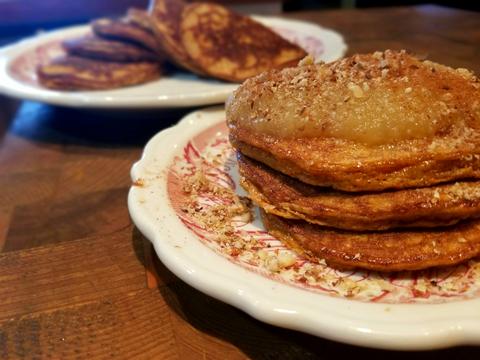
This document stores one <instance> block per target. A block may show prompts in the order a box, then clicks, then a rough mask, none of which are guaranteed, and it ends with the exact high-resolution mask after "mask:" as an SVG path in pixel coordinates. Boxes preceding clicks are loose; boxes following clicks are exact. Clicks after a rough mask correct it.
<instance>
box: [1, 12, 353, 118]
mask: <svg viewBox="0 0 480 360" xmlns="http://www.w3.org/2000/svg"><path fill="white" fill-rule="evenodd" d="M254 18H255V19H256V20H258V21H260V22H262V23H264V24H265V25H267V26H269V27H271V28H272V29H273V30H274V31H276V32H277V33H279V34H281V35H282V36H284V37H285V38H287V39H289V40H291V41H293V42H295V43H297V44H299V45H300V46H302V47H303V48H305V49H306V50H307V51H308V52H309V53H311V54H313V55H314V56H315V58H316V59H317V60H322V61H325V62H329V61H333V60H336V59H338V58H340V57H342V56H343V55H344V54H345V51H346V49H347V46H346V45H345V42H344V40H343V37H342V36H341V35H340V34H338V33H336V32H335V31H332V30H329V29H325V28H322V27H320V26H318V25H315V24H311V23H306V22H302V21H296V20H287V19H280V18H270V17H254ZM88 31H89V26H87V25H84V26H76V27H70V28H64V29H60V30H56V31H53V32H48V33H45V34H42V35H39V36H36V37H33V38H30V39H26V40H23V41H21V42H18V43H16V44H13V45H10V46H8V47H5V48H3V49H0V79H2V81H1V82H0V93H3V94H4V95H9V96H13V97H17V98H21V99H28V100H35V101H41V102H45V103H49V104H53V105H61V106H69V107H81V108H112V109H116V108H173V107H188V106H198V105H207V104H218V103H222V102H224V101H225V100H226V98H227V97H228V96H229V94H230V93H231V92H232V91H233V90H235V89H236V87H237V86H238V85H237V84H231V83H226V82H221V81H217V80H209V79H203V78H199V77H197V76H195V75H193V74H189V73H184V72H178V73H173V74H171V75H170V76H168V77H164V78H162V79H160V80H156V81H152V82H149V83H146V84H142V85H138V86H132V87H126V88H122V89H116V90H108V91H75V92H72V91H70V92H67V91H53V90H49V89H46V88H43V87H41V86H40V85H39V84H38V82H37V79H36V74H35V67H36V66H37V64H39V63H41V62H43V61H46V60H47V59H48V58H51V57H53V56H56V55H58V54H59V53H61V52H62V51H63V50H62V48H61V46H60V43H61V41H62V40H64V39H67V38H71V37H75V36H78V35H81V34H83V33H86V32H88Z"/></svg>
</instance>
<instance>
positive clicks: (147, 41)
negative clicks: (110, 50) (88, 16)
mask: <svg viewBox="0 0 480 360" xmlns="http://www.w3.org/2000/svg"><path fill="white" fill-rule="evenodd" d="M91 26H92V30H93V32H94V33H95V34H96V35H97V36H99V37H101V38H106V39H113V40H121V41H129V42H132V43H135V44H138V45H141V46H143V47H145V48H147V49H149V50H151V51H153V52H155V53H157V54H158V55H159V56H161V57H163V56H164V55H163V52H162V50H161V49H160V47H159V45H158V42H157V40H156V38H155V36H154V35H153V33H152V32H151V31H148V30H146V29H144V28H143V27H140V26H137V25H136V24H132V23H131V22H129V21H128V20H126V19H107V18H104V19H98V20H95V21H93V22H92V23H91Z"/></svg>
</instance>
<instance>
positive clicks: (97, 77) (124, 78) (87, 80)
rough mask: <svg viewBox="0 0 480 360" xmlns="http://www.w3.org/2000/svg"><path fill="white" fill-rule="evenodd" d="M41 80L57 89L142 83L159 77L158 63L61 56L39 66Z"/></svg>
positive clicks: (42, 82)
mask: <svg viewBox="0 0 480 360" xmlns="http://www.w3.org/2000/svg"><path fill="white" fill-rule="evenodd" d="M37 75H38V79H39V81H40V83H41V84H42V85H44V86H45V87H48V88H51V89H58V90H100V89H113V88H118V87H123V86H130V85H135V84H140V83H143V82H147V81H150V80H153V79H156V78H158V77H160V75H161V70H160V67H159V65H158V64H157V63H152V62H137V63H120V62H110V61H101V60H93V59H87V58H82V57H76V56H62V57H59V58H56V59H53V60H52V61H51V62H50V63H48V64H46V65H41V66H39V67H38V68H37Z"/></svg>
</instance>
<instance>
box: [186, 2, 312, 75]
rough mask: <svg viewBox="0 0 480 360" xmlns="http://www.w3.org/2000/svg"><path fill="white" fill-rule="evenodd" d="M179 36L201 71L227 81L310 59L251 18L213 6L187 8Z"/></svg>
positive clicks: (299, 49) (303, 52) (206, 4)
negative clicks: (306, 58)
mask: <svg viewBox="0 0 480 360" xmlns="http://www.w3.org/2000/svg"><path fill="white" fill-rule="evenodd" d="M180 33H181V40H182V43H183V47H184V48H185V50H186V52H187V54H188V55H189V57H190V58H191V59H192V60H193V61H194V62H195V63H196V64H197V65H198V66H199V67H200V68H201V70H203V71H204V72H205V73H207V74H209V75H211V76H213V77H215V78H219V79H224V80H227V81H233V82H241V81H243V80H245V79H247V78H249V77H251V76H255V75H257V74H259V73H261V72H263V71H266V70H269V69H274V68H283V67H286V66H292V65H296V64H297V63H298V61H299V60H301V59H302V58H304V57H305V56H306V55H307V53H306V52H305V51H304V50H303V49H301V48H300V47H298V46H297V45H295V44H292V43H291V42H289V41H287V40H285V39H283V38H282V37H281V36H279V35H277V34H276V33H274V32H273V31H272V30H270V29H269V28H267V27H265V26H263V25H262V24H260V23H258V22H256V21H254V20H252V19H251V18H250V17H248V16H243V15H240V14H236V13H234V12H232V11H230V10H229V9H227V8H225V7H223V6H221V5H216V4H212V3H192V4H189V5H186V6H185V9H184V11H183V15H182V21H181V24H180Z"/></svg>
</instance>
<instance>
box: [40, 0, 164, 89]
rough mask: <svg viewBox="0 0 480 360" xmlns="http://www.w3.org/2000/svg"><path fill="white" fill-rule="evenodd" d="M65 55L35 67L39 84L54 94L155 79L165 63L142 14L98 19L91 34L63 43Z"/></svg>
mask: <svg viewBox="0 0 480 360" xmlns="http://www.w3.org/2000/svg"><path fill="white" fill-rule="evenodd" d="M62 45H63V48H64V49H65V52H66V54H64V55H60V56H58V57H56V58H53V59H52V60H51V61H50V62H48V63H46V64H40V65H39V66H38V67H37V75H38V79H39V81H40V83H41V84H42V85H44V86H45V87H48V88H51V89H58V90H101V89H113V88H118V87H124V86H130V85H135V84H140V83H144V82H147V81H151V80H153V79H157V78H159V77H160V76H161V74H162V66H161V64H162V63H163V62H164V60H165V56H164V55H163V51H162V50H161V48H160V47H159V46H158V44H157V40H156V39H155V37H154V35H153V30H152V29H151V28H150V25H149V19H148V15H147V13H146V12H145V11H142V10H138V9H130V10H129V11H128V13H127V15H126V16H125V17H123V18H120V19H99V20H96V21H94V22H93V23H92V25H91V32H90V33H88V34H86V35H83V36H81V37H78V38H74V39H68V40H65V41H63V43H62Z"/></svg>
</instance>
